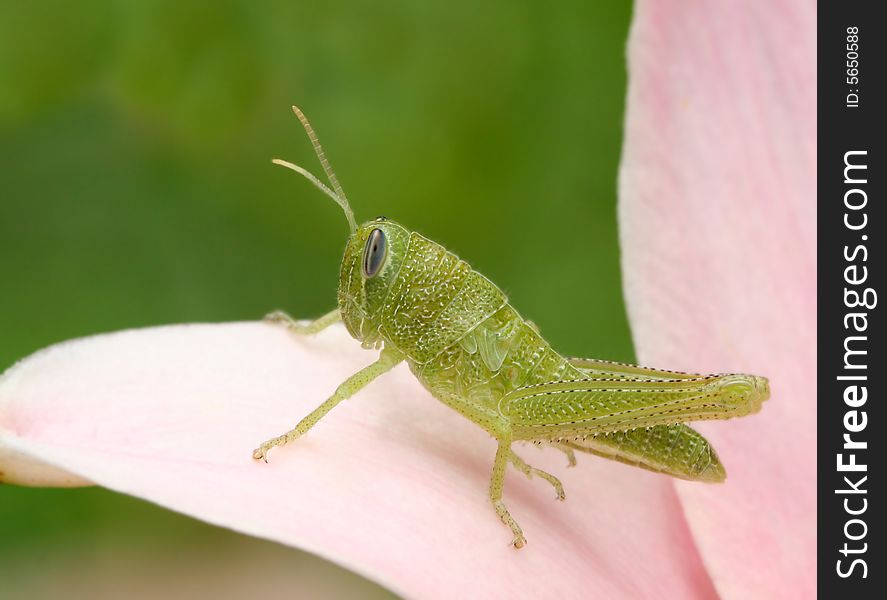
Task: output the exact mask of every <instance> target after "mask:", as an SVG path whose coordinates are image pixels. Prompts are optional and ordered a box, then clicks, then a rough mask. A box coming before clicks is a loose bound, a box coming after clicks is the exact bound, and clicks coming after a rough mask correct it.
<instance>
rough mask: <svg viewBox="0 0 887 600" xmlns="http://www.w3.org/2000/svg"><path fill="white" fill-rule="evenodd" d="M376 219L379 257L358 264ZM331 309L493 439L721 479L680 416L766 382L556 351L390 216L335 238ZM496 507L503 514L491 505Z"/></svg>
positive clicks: (722, 409)
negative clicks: (337, 267) (337, 257)
mask: <svg viewBox="0 0 887 600" xmlns="http://www.w3.org/2000/svg"><path fill="white" fill-rule="evenodd" d="M376 228H378V229H381V230H382V231H383V232H384V233H385V236H386V239H387V241H388V249H387V255H386V258H385V263H384V265H383V267H382V269H381V271H380V272H379V274H378V275H376V276H375V277H373V278H370V279H366V278H365V277H364V276H363V275H362V272H361V261H362V255H363V252H364V246H365V244H366V240H367V237H368V235H369V233H370V232H371V231H372V230H373V229H376ZM338 303H339V311H340V313H341V316H342V319H343V320H344V322H345V325H346V327H347V328H348V331H349V332H350V333H351V335H352V336H354V337H355V338H356V339H358V340H360V341H362V342H363V344H364V346H365V347H368V348H370V347H379V346H380V345H384V346H385V347H386V348H395V349H397V350H398V351H400V352H401V353H403V355H405V360H406V361H407V363H408V364H409V366H410V369H411V370H412V372H413V373H414V374H415V375H416V377H417V378H418V379H419V381H420V382H421V383H422V384H423V385H424V386H425V387H426V388H427V389H428V390H429V391H430V392H431V393H432V394H433V395H434V397H435V398H437V399H438V400H440V401H441V402H443V403H444V404H446V405H447V406H450V407H451V408H453V409H454V410H456V411H458V412H460V413H461V414H463V415H464V416H466V417H467V418H469V419H470V420H472V421H473V422H475V423H477V424H478V425H480V426H481V427H483V428H484V429H485V430H487V431H488V432H489V433H490V434H491V435H492V436H494V437H496V438H497V439H498V440H500V442H502V441H503V440H506V441H508V443H509V444H510V442H511V441H522V440H524V441H532V442H534V443H538V444H548V445H552V446H555V447H557V448H559V449H561V450H564V451H567V452H569V451H570V450H581V451H584V452H589V453H592V454H597V455H600V456H604V457H607V458H611V459H615V460H618V461H621V462H624V463H628V464H631V465H635V466H640V467H643V468H646V469H650V470H654V471H658V472H662V473H666V474H669V475H672V476H675V477H680V478H683V479H691V480H697V481H708V482H714V481H721V480H723V479H724V477H725V471H724V468H723V466H722V465H721V463H720V461H719V460H718V457H717V455H716V454H715V452H714V450H713V449H712V447H711V445H710V444H709V443H708V442H707V441H706V440H705V438H703V437H702V436H701V435H700V434H699V433H697V432H696V431H694V430H693V429H691V428H690V427H688V426H687V425H684V424H683V422H685V421H693V420H702V419H723V418H729V417H733V416H742V415H744V414H749V413H752V412H756V411H757V410H758V409H759V408H760V405H761V402H762V401H763V400H765V399H766V397H767V396H768V394H769V391H768V389H767V382H766V380H765V379H763V378H761V377H755V376H750V375H710V376H702V375H693V374H686V373H677V372H671V371H659V370H653V369H646V368H643V367H635V366H632V365H622V364H619V363H609V362H604V361H594V360H586V359H567V358H565V357H562V356H561V355H560V354H558V353H557V352H555V351H554V350H553V349H552V348H551V347H550V346H549V345H548V343H547V342H546V341H545V340H544V339H543V338H542V336H541V335H540V334H539V333H538V331H537V330H536V328H535V326H533V325H532V324H531V323H529V322H527V321H525V320H524V319H523V318H521V316H520V315H519V314H518V313H517V311H516V310H514V308H512V307H511V305H510V304H509V303H508V300H507V298H506V297H505V294H503V293H502V291H501V290H500V289H499V288H498V287H496V286H495V285H494V284H493V283H492V282H490V281H489V280H488V279H486V278H485V277H484V276H483V275H481V274H480V273H478V272H477V271H474V270H473V269H472V268H471V267H470V265H468V263H466V262H465V261H462V260H460V259H459V258H458V257H456V256H455V255H454V254H452V253H451V252H448V251H447V250H446V249H445V248H444V247H442V246H440V245H439V244H436V243H434V242H432V241H430V240H428V239H426V238H424V237H422V236H421V235H419V234H417V233H415V232H410V231H408V230H407V229H405V228H404V227H402V226H401V225H398V224H397V223H394V222H392V221H388V220H376V221H372V222H369V223H366V224H364V225H362V226H361V227H359V228H358V230H357V231H356V232H355V233H354V234H353V235H352V236H351V238H350V240H349V242H348V245H347V247H346V250H345V255H344V259H343V262H342V268H341V272H340V281H339V293H338ZM500 516H501V515H500Z"/></svg>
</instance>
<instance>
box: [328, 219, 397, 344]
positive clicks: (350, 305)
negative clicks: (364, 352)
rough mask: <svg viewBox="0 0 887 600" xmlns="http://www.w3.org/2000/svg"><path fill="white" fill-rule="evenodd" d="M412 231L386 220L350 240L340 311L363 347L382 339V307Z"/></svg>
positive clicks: (365, 227) (342, 274)
mask: <svg viewBox="0 0 887 600" xmlns="http://www.w3.org/2000/svg"><path fill="white" fill-rule="evenodd" d="M409 238H410V232H409V231H408V230H407V229H405V228H404V227H403V226H401V225H398V224H397V223H395V222H393V221H389V220H387V219H386V218H385V217H378V218H377V219H375V220H373V221H370V222H368V223H365V224H363V225H361V226H360V227H358V228H357V230H356V231H355V232H354V233H353V234H352V235H351V237H350V238H349V239H348V245H347V246H346V247H345V255H344V257H343V258H342V268H341V270H340V271H339V311H340V312H341V313H342V320H343V321H344V322H345V326H346V327H347V328H348V331H349V333H351V335H352V336H354V337H355V338H356V339H358V340H361V341H362V342H363V344H364V346H367V347H369V346H373V345H374V344H376V343H377V342H378V341H379V339H380V335H379V327H380V326H381V321H382V318H381V316H382V307H383V305H384V303H385V300H386V298H387V296H388V289H389V288H390V287H391V284H392V282H393V281H394V279H395V278H396V277H397V274H398V273H399V272H400V266H401V264H402V263H403V259H404V256H406V251H407V245H408V243H409Z"/></svg>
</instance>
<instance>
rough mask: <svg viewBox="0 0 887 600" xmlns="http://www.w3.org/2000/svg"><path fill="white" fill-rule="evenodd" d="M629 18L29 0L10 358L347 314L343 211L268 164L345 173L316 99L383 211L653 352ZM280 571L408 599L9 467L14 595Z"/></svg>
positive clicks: (2, 581)
mask: <svg viewBox="0 0 887 600" xmlns="http://www.w3.org/2000/svg"><path fill="white" fill-rule="evenodd" d="M629 18H630V5H629V3H627V2H624V1H606V2H580V1H569V2H560V3H542V2H512V1H506V0H496V1H488V2H484V3H476V2H467V1H462V0H460V1H456V2H453V1H450V2H427V1H423V2H420V1H417V0H396V1H390V2H384V1H383V2H379V1H372V2H371V1H328V2H323V3H308V2H246V1H244V2H231V1H221V2H211V3H210V2H191V1H188V0H175V1H172V2H136V1H131V2H127V1H122V0H121V1H107V2H78V3H74V2H69V1H61V0H56V1H52V2H40V3H26V2H10V1H8V0H3V1H2V2H0V273H2V284H0V285H2V287H0V370H2V369H5V368H6V367H8V366H9V365H11V364H12V363H13V362H14V361H15V360H17V359H19V358H21V357H23V356H26V355H27V354H29V353H31V352H33V351H35V350H37V349H38V348H41V347H43V346H46V345H48V344H52V343H54V342H58V341H61V340H64V339H67V338H72V337H76V336H82V335H88V334H92V333H97V332H103V331H111V330H115V329H123V328H130V327H143V326H150V325H158V324H162V323H179V322H189V321H231V320H242V319H256V318H259V317H261V315H263V314H264V313H265V312H267V311H268V310H269V309H272V308H278V307H280V308H285V309H286V310H288V311H289V312H290V313H292V314H294V315H297V316H300V317H313V316H317V315H320V314H321V313H324V312H326V311H328V310H329V309H330V308H332V307H333V305H334V302H335V286H336V281H337V269H338V263H339V259H340V256H341V251H342V248H343V246H344V242H345V237H346V234H347V228H346V223H345V220H344V219H343V217H342V214H341V211H340V210H339V209H338V208H337V207H335V206H334V205H333V204H332V203H331V202H330V201H329V200H328V199H327V198H326V197H324V196H323V195H321V194H320V193H319V192H317V191H316V190H314V189H313V188H312V187H311V186H310V185H309V184H308V183H307V182H306V181H304V180H302V179H301V178H299V177H298V176H296V175H294V174H293V173H291V172H288V171H285V170H283V169H280V168H278V167H274V166H272V165H271V164H270V162H269V160H270V158H272V157H275V156H279V157H283V158H286V159H289V160H293V161H295V162H298V163H300V164H302V165H305V166H307V167H309V168H310V169H311V170H314V171H318V172H319V171H320V169H319V167H317V165H316V161H315V159H314V156H313V153H312V151H311V147H310V144H309V143H308V141H307V139H306V137H305V135H304V134H303V132H302V130H301V128H300V127H299V124H298V121H297V120H296V119H295V117H294V116H293V115H292V113H290V111H289V106H290V105H291V104H293V103H297V104H299V105H300V106H301V107H302V108H303V109H304V110H305V112H306V113H307V114H308V115H309V116H310V118H311V119H312V121H313V123H314V126H315V128H316V129H317V130H318V132H319V134H320V137H321V140H322V141H323V143H324V145H325V147H326V150H327V153H328V155H329V156H330V158H331V160H332V162H333V164H334V166H335V167H336V170H337V173H338V175H339V178H340V180H341V181H342V184H343V186H344V188H345V190H346V191H347V193H348V195H349V197H350V198H351V201H352V203H353V205H354V208H355V211H356V213H357V216H358V219H359V220H365V219H369V218H372V217H374V216H376V215H378V214H384V215H386V216H389V217H391V218H394V219H396V220H398V221H401V222H402V223H404V224H406V225H408V226H410V227H412V228H414V229H415V230H417V231H419V232H421V233H422V234H424V235H426V236H428V237H430V238H432V239H434V240H436V241H438V242H440V243H442V244H444V245H445V246H447V247H448V248H449V249H450V250H452V251H454V252H456V253H457V254H459V255H460V256H462V257H463V258H465V259H467V260H469V261H470V262H471V263H472V264H473V265H474V266H475V267H476V268H478V269H479V270H481V271H482V272H483V273H484V274H486V275H487V276H488V277H490V278H491V279H492V280H493V281H495V282H497V283H498V284H499V285H500V287H502V288H503V289H504V290H505V291H506V292H507V293H508V294H509V295H510V297H511V299H512V301H513V303H514V304H515V305H516V306H517V308H518V310H520V311H521V312H522V314H523V315H524V316H525V317H527V318H531V319H533V320H534V321H535V322H536V323H537V324H538V325H539V326H540V327H541V329H542V331H543V333H544V334H545V335H546V337H547V338H548V339H549V340H550V341H551V342H552V343H553V344H554V345H555V347H556V348H558V349H560V350H562V351H563V352H565V353H567V354H575V355H583V356H597V357H607V358H612V359H617V360H630V359H631V358H632V349H631V343H630V338H629V332H628V326H627V323H626V318H625V314H624V308H623V304H622V298H621V285H620V279H619V265H618V247H617V232H616V218H615V192H616V173H617V166H618V157H619V151H620V142H621V130H622V111H623V103H624V97H625V83H626V81H625V68H624V60H625V57H624V46H625V40H626V35H627V30H628V23H629ZM121 401H125V399H122V400H121ZM220 569H221V570H224V571H226V574H225V575H224V577H219V575H218V572H217V571H218V570H220ZM212 573H215V575H212ZM3 590H5V592H4V591H3ZM259 590H264V591H267V592H268V593H277V591H281V592H283V591H285V592H287V593H288V595H290V596H292V595H295V596H305V595H308V596H315V597H316V596H334V595H341V594H343V593H348V592H351V593H353V592H355V591H360V592H362V593H363V594H365V595H366V596H368V597H384V596H386V594H387V593H386V592H385V591H384V590H382V589H381V588H378V587H375V586H374V584H371V583H369V582H367V581H364V580H362V579H361V578H359V577H357V576H356V575H351V574H348V573H347V572H345V571H342V570H340V569H338V567H335V566H333V565H329V564H327V563H324V562H323V561H321V560H320V559H318V558H315V557H312V556H309V555H306V554H303V553H299V552H297V551H294V550H291V549H284V548H281V547H278V546H275V545H273V544H270V543H266V542H261V541H258V540H252V539H249V538H246V537H244V536H239V535H237V534H234V533H230V532H227V531H222V530H218V529H215V528H212V527H210V526H208V525H204V524H201V523H198V522H196V521H193V520H190V519H187V518H185V517H182V516H178V515H175V514H173V513H170V512H167V511H164V510H161V509H159V508H156V507H153V506H151V505H148V504H146V503H143V502H141V501H138V500H134V499H131V498H127V497H123V496H120V495H117V494H113V493H111V492H108V491H105V490H100V489H81V490H32V489H22V488H15V487H10V486H0V593H3V594H6V593H11V594H13V596H11V597H14V596H22V597H24V596H30V597H37V596H48V597H55V596H58V595H66V596H67V597H75V598H76V597H84V598H86V597H119V596H121V595H129V596H132V597H139V596H143V597H152V596H161V595H162V596H165V597H170V598H173V597H193V596H194V595H198V596H210V595H212V596H215V597H238V596H239V597H245V596H247V595H252V594H254V593H255V592H258V591H259Z"/></svg>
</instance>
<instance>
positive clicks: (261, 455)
mask: <svg viewBox="0 0 887 600" xmlns="http://www.w3.org/2000/svg"><path fill="white" fill-rule="evenodd" d="M286 442H287V439H286V436H285V435H281V436H280V437H276V438H273V439H270V440H268V441H267V442H265V443H263V444H262V445H261V446H259V447H258V448H256V449H255V450H253V458H254V459H256V460H263V461H265V462H268V452H269V451H270V450H271V448H274V447H275V446H282V445H284V444H285V443H286Z"/></svg>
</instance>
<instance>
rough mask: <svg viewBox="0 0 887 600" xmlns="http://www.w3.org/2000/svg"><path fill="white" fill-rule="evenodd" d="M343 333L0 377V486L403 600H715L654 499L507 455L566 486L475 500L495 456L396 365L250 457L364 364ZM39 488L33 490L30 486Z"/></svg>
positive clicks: (275, 334) (213, 343)
mask: <svg viewBox="0 0 887 600" xmlns="http://www.w3.org/2000/svg"><path fill="white" fill-rule="evenodd" d="M374 356H375V353H372V352H366V351H362V350H361V349H360V347H359V344H357V342H355V341H354V340H352V339H351V338H349V337H348V335H347V334H346V333H345V331H344V329H343V328H342V327H334V328H331V329H330V330H327V331H326V332H324V333H322V334H321V335H319V336H317V337H316V338H298V337H296V336H293V335H290V334H289V333H287V332H286V331H285V330H283V329H282V328H280V327H275V326H272V325H265V324H259V323H239V324H229V325H187V326H175V327H164V328H155V329H144V330H138V331H127V332H121V333H116V334H111V335H104V336H98V337H93V338H88V339H84V340H78V341H74V342H68V343H65V344H61V345H58V346H54V347H51V348H49V349H47V350H44V351H42V352H39V353H37V354H36V355H34V356H32V357H30V358H28V359H26V360H24V361H23V362H21V363H19V364H18V365H16V366H15V367H13V368H12V369H10V370H9V371H7V373H6V374H5V375H3V376H2V378H0V448H5V451H4V452H3V453H0V471H6V478H7V480H10V479H12V477H15V478H16V479H22V478H24V477H28V473H29V469H27V468H25V469H23V468H21V464H22V463H21V461H19V463H18V465H19V466H18V468H17V470H16V471H15V472H13V471H12V470H11V469H10V466H11V465H10V460H9V457H10V455H11V454H12V453H16V455H17V456H19V457H22V456H26V457H30V459H31V460H39V461H42V462H45V463H48V464H49V465H54V466H55V467H57V468H59V469H62V470H63V471H67V472H70V473H73V474H76V476H78V477H82V478H85V479H88V480H91V481H94V482H96V483H98V484H100V485H104V486H107V487H109V488H111V489H115V490H118V491H121V492H124V493H127V494H132V495H135V496H139V497H142V498H146V499H148V500H151V501H154V502H156V503H158V504H160V505H163V506H166V507H169V508H171V509H173V510H177V511H181V512H183V513H186V514H189V515H193V516H195V517H198V518H201V519H204V520H206V521H209V522H211V523H216V524H218V525H222V526H225V527H230V528H232V529H236V530H239V531H243V532H246V533H250V534H253V535H257V536H261V537H266V538H269V539H272V540H277V541H280V542H282V543H284V544H291V545H293V546H298V547H301V548H305V549H308V550H310V551H313V552H316V553H317V554H320V555H322V556H324V557H327V558H330V559H332V560H334V561H336V562H338V563H340V564H342V565H345V566H347V567H349V568H351V569H353V570H355V571H358V572H360V573H363V574H365V575H366V576H368V577H370V578H372V579H375V580H376V581H379V582H380V583H382V584H383V585H386V586H388V587H389V588H391V589H392V590H394V591H396V592H399V593H401V594H404V595H406V596H422V597H458V596H460V595H470V596H473V597H500V596H506V595H516V594H519V595H521V596H525V597H536V596H541V595H545V596H566V597H576V596H579V595H582V596H590V597H594V596H597V597H607V598H617V597H627V598H641V597H655V596H657V595H659V594H661V592H662V591H663V590H668V593H669V596H671V597H711V596H712V595H713V589H712V588H711V583H710V582H709V581H708V578H707V576H706V574H705V571H704V569H703V568H702V565H701V563H700V562H699V560H698V556H697V555H696V553H695V548H694V546H693V543H692V540H691V539H690V534H689V532H688V530H687V528H686V525H685V523H684V522H683V518H682V515H681V511H680V508H679V506H678V503H677V499H676V498H675V497H674V493H673V491H672V488H671V486H670V484H669V483H668V480H667V479H666V478H664V477H662V476H659V475H655V474H651V473H646V472H642V471H639V470H636V469H631V468H629V467H625V466H623V465H620V464H617V463H613V462H609V461H605V460H602V459H596V458H594V457H584V456H583V457H580V461H581V462H580V465H579V467H578V468H575V469H569V470H568V469H566V468H565V463H566V459H565V458H564V456H563V455H561V454H560V453H557V452H555V451H550V450H549V451H544V452H541V451H537V450H536V449H535V448H532V447H529V448H525V449H523V451H522V454H523V455H524V456H525V457H526V458H527V459H528V460H529V461H530V462H531V463H532V464H535V465H536V466H539V467H541V468H544V469H548V470H550V471H552V472H554V473H557V474H558V475H559V476H561V477H562V479H563V482H564V485H565V486H566V490H567V496H568V500H567V501H566V502H565V503H559V502H556V501H555V500H554V492H553V490H552V489H551V488H550V487H549V486H548V484H547V483H545V482H543V481H540V480H533V481H528V480H526V479H525V478H523V476H520V475H518V474H516V473H514V472H512V473H509V476H508V480H507V485H506V501H507V503H508V505H509V507H510V508H511V510H512V512H513V513H514V515H515V516H516V518H517V519H518V520H519V521H520V522H521V524H522V525H523V527H524V530H525V532H526V533H527V536H528V538H529V544H528V546H527V547H526V548H524V549H523V550H520V551H516V550H514V549H513V548H511V547H510V546H509V542H510V539H511V538H510V533H509V532H508V530H507V529H506V528H505V527H504V526H503V525H502V524H501V523H499V521H498V520H497V518H496V516H495V513H494V511H493V509H492V507H491V506H490V504H489V501H488V499H487V486H488V481H489V476H490V469H491V466H492V459H493V454H494V451H495V446H494V443H493V441H492V440H491V439H490V438H489V437H488V436H487V435H486V434H485V433H483V431H482V430H481V429H480V428H478V427H476V426H475V425H473V424H472V423H470V422H468V421H466V420H465V419H464V418H462V417H461V416H460V415H458V414H457V413H455V412H453V411H451V410H449V409H447V408H446V407H444V406H443V405H442V404H440V403H438V402H437V401H436V400H434V399H433V398H432V397H430V396H429V394H428V393H427V392H426V391H424V389H423V388H421V387H420V385H419V384H418V383H417V382H416V380H415V379H414V378H413V377H412V375H411V374H410V372H409V370H408V369H407V368H406V366H405V365H401V366H400V367H398V368H397V369H396V370H395V371H394V372H392V373H390V374H387V375H385V376H383V378H381V379H380V380H379V381H376V382H375V383H374V384H372V385H371V386H369V387H368V388H366V389H365V390H364V391H362V392H361V393H360V394H359V395H358V396H357V397H355V398H354V399H352V400H350V401H347V402H345V403H343V404H342V405H340V406H339V407H337V408H336V409H335V410H334V411H333V412H332V413H330V414H329V415H328V416H327V417H326V418H325V419H324V420H323V421H322V422H321V423H320V424H319V425H318V426H317V427H316V428H315V429H314V430H312V431H311V432H310V433H309V435H307V436H306V437H305V438H303V439H301V440H299V441H298V442H296V443H295V444H292V445H290V446H287V447H285V448H282V449H277V450H276V451H274V452H272V454H271V456H270V463H269V464H263V463H261V462H257V461H254V460H253V459H252V458H251V452H252V449H253V448H254V447H255V446H256V445H257V444H258V443H259V442H260V441H262V440H264V439H266V438H268V437H270V436H273V435H277V434H279V433H282V431H283V430H285V429H288V428H289V426H291V425H292V424H294V423H295V422H296V421H297V420H298V419H299V418H300V417H302V416H303V415H305V414H306V413H307V412H308V411H309V410H310V409H311V408H313V407H314V406H315V405H317V404H319V403H320V401H322V400H323V399H324V398H325V397H326V395H328V394H329V393H330V392H332V390H333V389H335V387H336V385H337V384H338V383H340V382H341V381H342V380H343V379H344V378H345V377H346V376H347V375H349V374H350V373H352V372H354V371H356V370H357V369H358V368H360V367H361V366H363V365H365V364H368V363H369V362H371V361H372V360H373V359H374ZM44 476H46V472H44Z"/></svg>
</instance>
